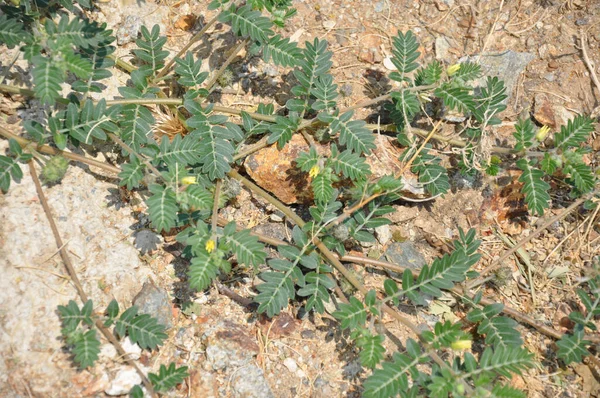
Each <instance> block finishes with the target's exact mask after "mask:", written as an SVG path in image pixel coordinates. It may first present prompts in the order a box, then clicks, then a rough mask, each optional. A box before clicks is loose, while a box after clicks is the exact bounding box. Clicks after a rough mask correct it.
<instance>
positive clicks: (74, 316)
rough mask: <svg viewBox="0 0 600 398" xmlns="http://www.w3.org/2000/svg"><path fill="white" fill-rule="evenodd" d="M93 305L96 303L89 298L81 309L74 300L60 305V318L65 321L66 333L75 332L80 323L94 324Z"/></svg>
mask: <svg viewBox="0 0 600 398" xmlns="http://www.w3.org/2000/svg"><path fill="white" fill-rule="evenodd" d="M93 307H94V304H93V302H92V300H88V301H87V302H86V303H85V304H84V306H83V307H82V308H81V310H80V309H79V306H78V305H77V303H76V302H75V301H73V300H69V303H68V304H67V305H66V306H64V305H59V306H58V313H59V315H60V320H61V321H62V323H63V327H64V331H65V332H66V333H69V332H73V331H75V329H77V327H78V326H79V324H80V323H85V324H87V325H92V324H93V323H94V321H93V320H92V311H93Z"/></svg>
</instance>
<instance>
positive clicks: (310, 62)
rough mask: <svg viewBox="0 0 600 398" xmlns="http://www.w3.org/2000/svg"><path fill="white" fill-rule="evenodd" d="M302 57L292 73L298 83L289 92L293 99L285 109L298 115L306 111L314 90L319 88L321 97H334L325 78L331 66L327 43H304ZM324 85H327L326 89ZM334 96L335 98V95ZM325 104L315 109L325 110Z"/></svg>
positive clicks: (287, 103) (319, 41) (330, 54)
mask: <svg viewBox="0 0 600 398" xmlns="http://www.w3.org/2000/svg"><path fill="white" fill-rule="evenodd" d="M303 55H304V56H303V57H301V58H299V59H298V62H297V67H296V69H294V72H293V73H294V76H295V77H296V79H298V82H299V84H298V85H296V86H294V87H292V90H291V92H292V94H294V96H295V98H292V99H290V100H288V101H287V102H286V107H287V108H288V109H289V110H290V111H293V112H297V113H298V114H304V112H306V111H308V108H309V100H310V98H311V96H312V95H313V90H314V89H316V88H320V90H319V95H321V96H322V97H327V98H330V97H331V96H333V95H334V93H333V92H331V85H332V80H331V81H330V80H329V79H328V78H325V76H328V75H329V73H328V72H329V69H330V68H331V65H332V62H331V56H332V55H333V53H332V52H331V51H327V41H326V40H319V39H317V38H315V40H314V41H313V43H310V42H306V43H305V48H304V50H303ZM319 78H321V80H319ZM323 79H325V80H323ZM327 83H329V84H327ZM324 85H327V87H325V86H324ZM335 95H336V96H337V93H335ZM327 101H329V100H327ZM325 104H326V103H323V102H322V103H321V105H317V108H327V106H325V107H324V106H323V105H325Z"/></svg>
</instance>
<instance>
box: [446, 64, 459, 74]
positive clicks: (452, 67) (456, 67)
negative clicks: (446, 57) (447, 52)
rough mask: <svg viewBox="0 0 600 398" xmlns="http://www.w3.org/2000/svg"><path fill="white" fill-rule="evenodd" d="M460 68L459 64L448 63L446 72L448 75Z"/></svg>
mask: <svg viewBox="0 0 600 398" xmlns="http://www.w3.org/2000/svg"><path fill="white" fill-rule="evenodd" d="M459 70H460V64H454V65H450V66H449V67H448V69H446V73H447V74H448V76H452V75H454V74H455V73H456V72H458V71H459Z"/></svg>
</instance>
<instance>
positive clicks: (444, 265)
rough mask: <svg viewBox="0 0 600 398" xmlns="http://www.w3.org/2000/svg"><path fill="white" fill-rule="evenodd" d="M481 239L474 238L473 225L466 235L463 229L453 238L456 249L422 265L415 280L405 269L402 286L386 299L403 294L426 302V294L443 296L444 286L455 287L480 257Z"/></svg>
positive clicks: (388, 287) (420, 301)
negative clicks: (458, 236) (455, 238)
mask: <svg viewBox="0 0 600 398" xmlns="http://www.w3.org/2000/svg"><path fill="white" fill-rule="evenodd" d="M480 243H481V242H480V241H478V240H476V239H475V231H474V230H473V229H471V230H470V231H469V232H468V233H467V234H466V235H465V234H464V233H463V232H462V230H461V231H460V238H459V239H457V240H455V241H454V247H455V249H454V251H453V252H452V253H451V254H445V255H444V256H443V257H441V258H437V259H435V260H434V261H433V262H432V263H431V265H430V266H428V265H425V266H423V268H422V269H421V272H420V273H419V276H418V277H417V279H416V280H414V277H413V275H412V272H411V271H410V270H406V271H405V272H404V274H403V275H402V290H398V291H396V292H394V293H393V294H392V295H389V296H388V298H387V300H394V299H396V298H399V297H401V296H403V295H404V296H406V297H408V298H409V299H410V300H412V301H413V302H415V303H416V304H420V305H423V304H424V299H423V294H427V295H430V296H433V297H440V296H441V295H442V291H441V289H445V290H449V289H452V288H453V287H454V283H456V282H462V281H464V280H465V278H466V273H467V271H468V270H469V269H470V268H471V267H472V266H473V265H475V264H476V263H477V261H479V259H480V258H481V255H480V254H478V253H477V249H478V247H479V244H480ZM388 290H389V291H390V292H393V291H394V290H395V289H393V288H391V287H390V286H386V291H388Z"/></svg>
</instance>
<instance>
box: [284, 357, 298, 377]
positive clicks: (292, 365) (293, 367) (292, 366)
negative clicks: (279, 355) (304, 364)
mask: <svg viewBox="0 0 600 398" xmlns="http://www.w3.org/2000/svg"><path fill="white" fill-rule="evenodd" d="M283 365H284V366H285V367H286V368H287V369H288V370H289V371H290V372H292V373H296V371H297V370H298V364H297V363H296V361H294V359H293V358H289V357H288V358H286V359H284V360H283Z"/></svg>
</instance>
